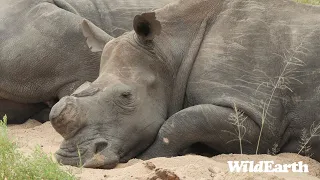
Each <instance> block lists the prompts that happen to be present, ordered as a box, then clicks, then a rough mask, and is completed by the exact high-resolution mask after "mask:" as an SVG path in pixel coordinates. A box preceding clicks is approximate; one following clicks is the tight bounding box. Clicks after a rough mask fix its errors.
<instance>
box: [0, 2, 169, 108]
mask: <svg viewBox="0 0 320 180" xmlns="http://www.w3.org/2000/svg"><path fill="white" fill-rule="evenodd" d="M167 2H169V1H168V0H163V1H159V2H158V1H157V2H149V1H144V0H141V1H135V0H131V1H126V2H125V1H113V0H112V1H111V0H18V1H17V0H1V4H2V7H1V8H0V87H1V88H0V97H1V98H5V99H10V100H14V101H17V102H26V103H35V102H41V101H46V100H49V99H52V98H54V97H56V96H57V93H58V92H59V91H60V90H61V89H62V88H66V89H67V90H65V91H66V94H68V93H69V94H71V93H72V92H73V90H75V89H76V88H77V87H78V86H79V85H81V84H82V83H84V82H85V81H93V80H94V79H95V78H96V77H97V76H98V73H99V72H98V71H99V63H100V53H92V52H91V51H90V50H89V48H88V47H87V45H86V42H85V38H84V37H83V35H82V31H81V29H80V24H81V22H82V20H83V18H86V19H89V20H90V21H92V22H93V23H94V24H96V25H97V26H98V27H100V28H102V29H103V30H105V31H106V32H108V33H110V35H112V36H119V35H120V34H122V33H124V32H125V31H127V30H130V29H132V28H131V26H132V25H131V21H132V18H133V16H134V15H135V14H136V13H138V12H141V11H144V10H150V9H151V8H154V7H160V6H162V5H163V4H166V3H167ZM68 6H69V7H71V8H69V9H68ZM63 8H65V9H63ZM70 9H71V10H72V11H71V10H70Z"/></svg>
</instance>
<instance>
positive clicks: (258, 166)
mask: <svg viewBox="0 0 320 180" xmlns="http://www.w3.org/2000/svg"><path fill="white" fill-rule="evenodd" d="M228 165H229V171H230V172H301V173H302V172H304V173H306V172H309V169H308V164H303V162H302V161H299V162H298V163H296V162H294V163H292V164H275V163H274V161H259V162H258V163H255V162H254V161H228Z"/></svg>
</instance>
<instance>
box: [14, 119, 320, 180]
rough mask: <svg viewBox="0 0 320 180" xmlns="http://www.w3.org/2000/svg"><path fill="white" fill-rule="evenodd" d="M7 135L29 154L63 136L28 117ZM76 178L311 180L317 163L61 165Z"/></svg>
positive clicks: (287, 159) (319, 168)
mask: <svg viewBox="0 0 320 180" xmlns="http://www.w3.org/2000/svg"><path fill="white" fill-rule="evenodd" d="M9 135H10V137H12V139H13V140H14V141H16V142H17V143H18V145H19V147H20V150H21V151H23V152H25V153H30V152H31V151H32V149H34V148H35V147H36V146H40V147H42V149H43V150H44V152H46V153H48V154H51V155H52V154H53V153H54V152H55V151H56V150H57V149H58V148H59V144H60V142H61V141H62V137H61V136H60V135H59V134H58V133H56V132H55V130H54V129H53V127H52V126H51V124H50V122H47V123H44V124H40V123H38V122H37V121H34V120H29V121H28V122H27V123H25V124H22V125H11V126H9ZM230 160H253V161H260V160H269V161H270V160H273V161H275V163H281V164H284V163H293V162H298V161H303V163H306V164H308V166H309V171H310V172H309V173H292V172H291V173H232V172H229V168H228V164H227V161H230ZM63 168H65V169H67V170H70V171H72V172H73V173H74V174H75V175H76V176H77V177H79V178H80V179H84V180H104V179H113V180H120V179H121V180H129V179H138V180H144V179H149V180H158V179H163V180H179V179H186V180H189V179H190V180H191V179H194V180H207V179H217V180H220V179H232V180H235V179H245V180H255V179H272V180H277V179H289V180H294V179H297V180H301V179H303V180H312V179H320V163H318V162H316V161H314V160H312V159H310V158H307V157H302V156H299V155H296V154H289V153H285V154H280V155H277V156H270V155H235V154H228V155H219V156H215V157H213V158H207V157H202V156H196V155H187V156H181V157H173V158H155V159H151V160H148V161H142V160H138V159H133V160H131V161H129V162H128V163H126V164H119V165H118V166H117V167H116V168H115V169H112V170H101V169H86V168H75V167H70V166H64V167H63Z"/></svg>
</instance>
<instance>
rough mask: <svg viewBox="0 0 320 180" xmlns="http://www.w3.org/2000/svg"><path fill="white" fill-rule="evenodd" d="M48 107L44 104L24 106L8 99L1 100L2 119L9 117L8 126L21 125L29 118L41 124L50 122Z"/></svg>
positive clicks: (0, 111) (0, 114) (0, 115)
mask: <svg viewBox="0 0 320 180" xmlns="http://www.w3.org/2000/svg"><path fill="white" fill-rule="evenodd" d="M48 109H49V108H48V106H47V105H46V104H44V103H36V104H23V103H16V102H13V101H10V100H6V99H0V119H2V117H3V116H4V115H7V117H8V124H21V123H24V122H25V121H27V120H28V119H29V118H34V119H36V120H38V121H40V122H45V121H48V120H49V112H50V109H49V110H48Z"/></svg>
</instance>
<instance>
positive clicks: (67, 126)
mask: <svg viewBox="0 0 320 180" xmlns="http://www.w3.org/2000/svg"><path fill="white" fill-rule="evenodd" d="M76 101H77V99H76V98H75V97H72V96H67V97H63V98H62V99H60V101H59V102H58V103H56V104H55V105H54V106H53V107H52V109H51V112H50V115H49V119H50V121H51V124H52V126H53V127H54V129H55V130H56V131H57V132H58V133H59V134H60V135H61V136H62V137H63V138H64V139H68V138H70V137H72V136H74V134H75V133H76V132H77V131H78V130H79V129H80V128H81V127H83V126H84V124H85V123H84V122H83V121H84V120H83V118H79V117H78V116H79V113H78V111H79V110H78V107H77V105H76Z"/></svg>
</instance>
